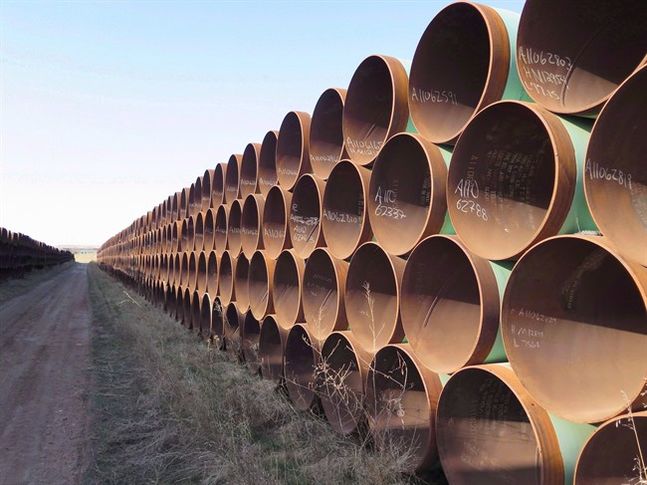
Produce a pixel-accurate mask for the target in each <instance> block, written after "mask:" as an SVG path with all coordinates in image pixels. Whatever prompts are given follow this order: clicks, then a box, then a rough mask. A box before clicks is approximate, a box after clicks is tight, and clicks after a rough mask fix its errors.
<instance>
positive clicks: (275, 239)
mask: <svg viewBox="0 0 647 485" xmlns="http://www.w3.org/2000/svg"><path fill="white" fill-rule="evenodd" d="M291 204H292V194H291V193H290V192H288V191H287V190H284V189H283V188H281V187H279V186H274V187H272V188H271V189H270V191H269V192H268V193H267V199H265V206H264V207H263V218H262V221H263V225H262V227H263V245H264V246H265V250H266V251H267V254H268V256H269V257H270V258H272V259H276V258H278V257H279V254H281V251H283V250H284V249H287V248H290V247H292V241H291V240H290V233H289V231H288V214H289V211H290V206H291Z"/></svg>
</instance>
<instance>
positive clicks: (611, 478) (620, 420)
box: [574, 411, 647, 485]
mask: <svg viewBox="0 0 647 485" xmlns="http://www.w3.org/2000/svg"><path fill="white" fill-rule="evenodd" d="M634 430H635V433H634ZM636 436H638V440H636ZM645 436H647V412H646V411H643V412H637V413H632V414H631V415H629V414H624V415H622V416H618V417H617V418H613V419H611V420H609V421H607V422H606V423H604V424H603V425H602V426H600V427H599V428H598V429H597V430H596V431H595V433H593V435H591V437H590V438H589V439H588V441H587V442H586V444H585V445H584V447H583V448H582V451H581V452H580V456H579V458H578V459H577V466H576V468H575V480H574V484H575V485H586V484H587V483H599V484H609V485H611V484H613V483H631V482H630V481H629V482H628V481H627V480H628V477H632V476H634V477H636V480H637V479H638V477H639V475H638V473H637V470H636V465H637V463H636V459H637V458H638V457H639V456H640V452H639V450H638V447H639V446H641V447H642V456H643V457H644V456H645V453H646V452H647V449H645V441H644V440H645ZM638 459H639V458H638ZM639 461H640V459H639ZM639 466H640V465H639ZM643 466H644V463H643ZM643 476H644V472H643Z"/></svg>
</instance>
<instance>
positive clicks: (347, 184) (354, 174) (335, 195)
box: [321, 160, 373, 259]
mask: <svg viewBox="0 0 647 485" xmlns="http://www.w3.org/2000/svg"><path fill="white" fill-rule="evenodd" d="M370 176H371V172H370V171H369V170H367V169H365V168H363V167H359V166H357V165H355V164H354V163H353V162H351V161H350V160H342V161H341V162H339V163H338V164H337V165H335V167H334V168H333V169H332V171H331V172H330V174H329V178H328V182H327V183H326V188H325V190H324V196H323V219H322V221H321V230H322V232H323V235H324V239H325V240H326V243H327V244H328V248H329V249H330V252H331V253H332V254H333V255H334V256H335V257H336V258H339V259H347V258H350V257H351V256H352V255H353V253H354V252H355V250H356V249H357V247H358V246H359V245H360V244H362V243H364V242H366V241H368V240H369V239H371V236H372V235H373V233H372V232H371V225H370V223H369V220H368V217H367V212H366V200H367V198H368V185H369V179H370Z"/></svg>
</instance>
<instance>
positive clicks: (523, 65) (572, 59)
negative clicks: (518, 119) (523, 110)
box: [517, 0, 647, 115]
mask: <svg viewBox="0 0 647 485" xmlns="http://www.w3.org/2000/svg"><path fill="white" fill-rule="evenodd" d="M556 12H559V15H555V13H556ZM645 25H647V9H645V3H644V2H643V1H642V0H623V1H617V2H586V3H585V4H581V3H571V2H569V3H567V4H564V3H563V2H560V1H559V0H546V1H545V0H541V1H538V0H528V1H527V2H526V3H525V5H524V7H523V11H522V13H521V20H520V21H519V33H518V35H517V69H518V71H519V78H520V79H521V82H522V83H523V85H524V87H525V88H526V91H527V92H528V94H530V96H531V97H532V98H533V99H534V100H535V101H536V102H538V103H540V104H542V105H544V106H545V107H546V108H548V109H550V110H551V111H554V112H556V113H564V114H585V115H587V114H593V113H596V112H597V111H598V110H599V108H600V107H602V105H603V104H604V103H605V101H606V100H607V99H608V98H609V96H610V95H611V93H613V91H614V90H615V89H616V87H617V86H618V85H619V84H620V83H621V82H622V81H624V80H625V79H626V78H627V77H628V76H629V75H630V74H631V73H632V72H633V71H634V70H635V69H636V68H637V67H638V66H639V65H641V64H643V63H644V62H645V59H647V56H646V55H645V52H647V37H646V36H645ZM619 53H622V55H619Z"/></svg>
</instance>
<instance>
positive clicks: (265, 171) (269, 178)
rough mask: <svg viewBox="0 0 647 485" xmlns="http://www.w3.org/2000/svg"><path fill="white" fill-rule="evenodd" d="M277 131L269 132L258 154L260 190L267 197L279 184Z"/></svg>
mask: <svg viewBox="0 0 647 485" xmlns="http://www.w3.org/2000/svg"><path fill="white" fill-rule="evenodd" d="M278 136H279V134H278V132H277V131H268V132H267V134H266V135H265V138H263V143H261V150H260V152H259V154H258V190H259V192H260V193H261V194H263V195H264V196H265V197H267V194H268V192H269V191H270V189H271V188H272V187H274V186H275V185H277V184H278V183H279V179H278V176H277V174H276V142H277V140H278Z"/></svg>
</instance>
